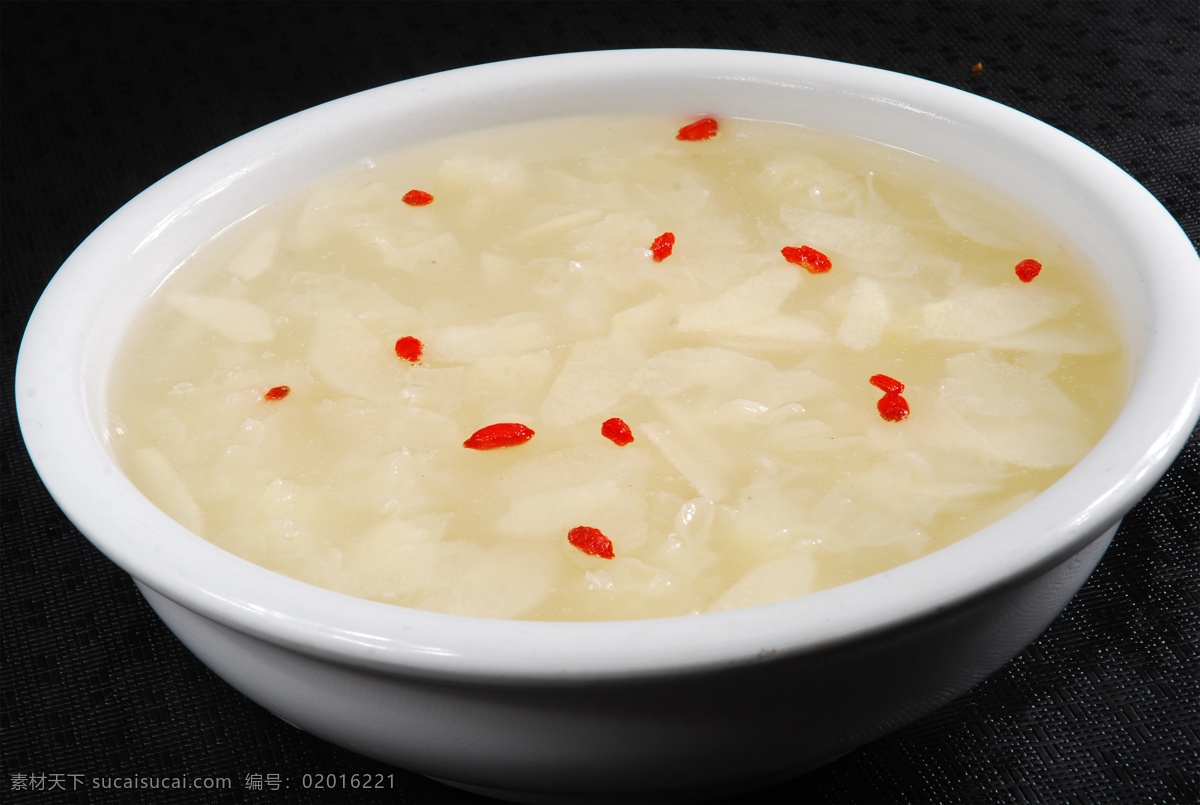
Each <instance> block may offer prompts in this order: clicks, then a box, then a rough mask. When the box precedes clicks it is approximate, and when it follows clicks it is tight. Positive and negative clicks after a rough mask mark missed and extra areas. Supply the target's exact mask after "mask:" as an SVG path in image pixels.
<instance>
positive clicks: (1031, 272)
mask: <svg viewBox="0 0 1200 805" xmlns="http://www.w3.org/2000/svg"><path fill="white" fill-rule="evenodd" d="M1040 273H1042V264H1041V263H1039V262H1038V261H1037V260H1022V261H1021V262H1019V263H1017V278H1018V279H1020V280H1021V282H1033V278H1034V277H1036V276H1037V275H1038V274H1040Z"/></svg>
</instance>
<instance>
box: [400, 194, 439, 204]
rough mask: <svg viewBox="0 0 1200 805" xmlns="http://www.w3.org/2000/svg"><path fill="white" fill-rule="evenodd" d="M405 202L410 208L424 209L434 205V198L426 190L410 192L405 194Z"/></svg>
mask: <svg viewBox="0 0 1200 805" xmlns="http://www.w3.org/2000/svg"><path fill="white" fill-rule="evenodd" d="M403 201H404V203H405V204H407V205H408V206H410V207H424V206H425V205H427V204H432V203H433V196H431V195H430V194H428V193H426V192H425V191H424V190H409V191H408V192H407V193H405V194H404V199H403Z"/></svg>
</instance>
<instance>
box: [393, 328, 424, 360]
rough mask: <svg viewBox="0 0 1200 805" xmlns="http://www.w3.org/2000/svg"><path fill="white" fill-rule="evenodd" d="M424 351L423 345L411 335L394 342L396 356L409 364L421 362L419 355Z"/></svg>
mask: <svg viewBox="0 0 1200 805" xmlns="http://www.w3.org/2000/svg"><path fill="white" fill-rule="evenodd" d="M424 351H425V345H424V344H422V343H421V342H420V341H419V340H418V339H416V338H413V337H412V336H411V335H406V336H404V337H403V338H401V339H399V340H397V341H396V355H397V356H398V357H400V358H403V359H404V360H406V361H408V362H409V363H416V362H417V361H419V360H421V354H422V353H423V352H424Z"/></svg>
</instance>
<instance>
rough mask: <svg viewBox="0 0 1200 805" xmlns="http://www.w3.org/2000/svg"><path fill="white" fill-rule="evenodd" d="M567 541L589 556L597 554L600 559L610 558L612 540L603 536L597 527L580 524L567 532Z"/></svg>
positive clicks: (611, 554)
mask: <svg viewBox="0 0 1200 805" xmlns="http://www.w3.org/2000/svg"><path fill="white" fill-rule="evenodd" d="M567 541H568V542H570V543H571V544H572V545H574V546H575V547H576V548H578V549H579V550H581V551H583V552H584V553H586V554H588V555H589V556H599V557H600V558H601V559H612V558H613V556H614V555H615V554H613V544H612V540H610V539H609V538H608V537H606V536H604V534H603V532H601V531H600V529H598V528H592V527H591V526H586V525H581V526H576V527H575V528H572V529H571V530H570V531H568V532H567Z"/></svg>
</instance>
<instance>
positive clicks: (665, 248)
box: [650, 232, 675, 263]
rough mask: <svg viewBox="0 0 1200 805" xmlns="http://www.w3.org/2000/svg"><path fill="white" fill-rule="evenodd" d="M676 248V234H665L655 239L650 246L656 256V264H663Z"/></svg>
mask: <svg viewBox="0 0 1200 805" xmlns="http://www.w3.org/2000/svg"><path fill="white" fill-rule="evenodd" d="M674 248H675V233H674V232H663V233H662V234H661V235H659V236H658V237H656V238H655V239H654V242H653V243H651V244H650V251H651V252H653V254H654V262H656V263H661V262H662V261H663V260H666V259H667V258H668V257H670V256H671V251H672V250H673V249H674Z"/></svg>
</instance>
